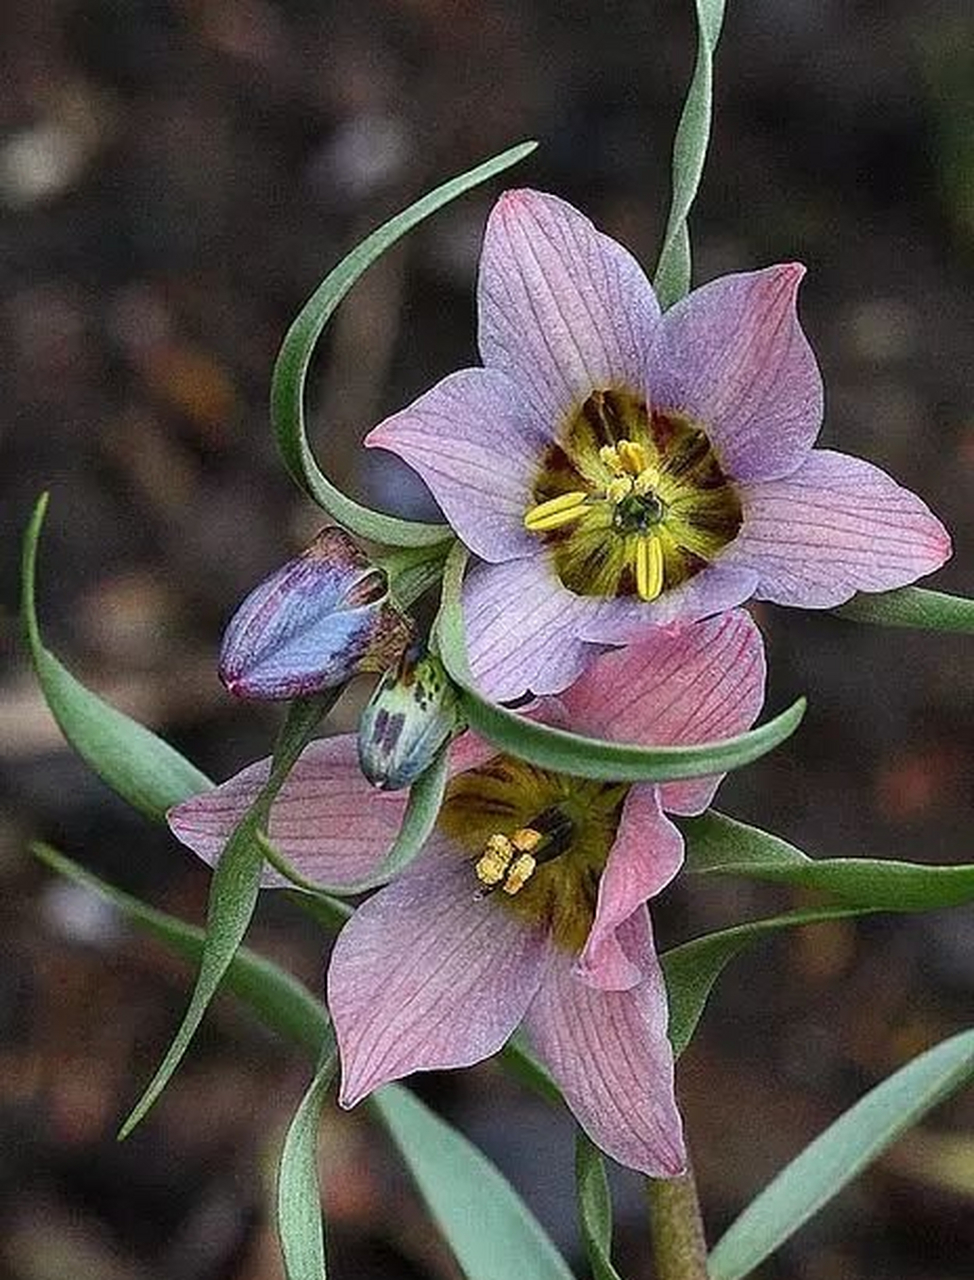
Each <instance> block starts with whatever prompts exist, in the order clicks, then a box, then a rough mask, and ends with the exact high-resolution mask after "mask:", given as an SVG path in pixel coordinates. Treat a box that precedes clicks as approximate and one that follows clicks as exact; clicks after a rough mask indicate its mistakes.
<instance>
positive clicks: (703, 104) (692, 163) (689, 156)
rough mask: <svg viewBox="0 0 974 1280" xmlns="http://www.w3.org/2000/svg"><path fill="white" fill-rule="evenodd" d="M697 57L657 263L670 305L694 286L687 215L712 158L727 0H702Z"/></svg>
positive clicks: (661, 293) (661, 294)
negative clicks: (718, 53) (716, 65)
mask: <svg viewBox="0 0 974 1280" xmlns="http://www.w3.org/2000/svg"><path fill="white" fill-rule="evenodd" d="M696 10H697V61H696V65H695V66H694V68H693V78H692V79H691V81H690V87H689V89H688V90H687V96H686V102H685V103H684V105H683V114H682V115H681V116H680V123H679V124H678V125H677V129H676V138H675V139H674V142H673V194H672V196H671V198H670V216H669V220H668V221H667V224H666V232H665V233H664V236H663V248H662V249H661V250H660V255H659V262H658V263H657V264H656V278H655V280H654V282H653V283H654V285H655V286H656V294H657V296H658V298H659V300H660V305H661V306H662V307H663V308H664V309H665V308H666V307H670V306H672V305H673V303H674V302H677V301H679V299H680V298H682V297H683V296H684V294H685V293H686V292H687V291H688V290H689V288H690V232H689V229H688V227H687V217H688V216H689V213H690V208H691V206H692V204H693V202H694V200H695V199H696V195H697V190H698V189H699V187H700V179H701V177H702V176H703V166H704V161H705V160H706V158H707V144H708V142H709V141H710V121H711V115H712V110H713V92H714V83H713V82H714V53H715V51H716V49H717V41H718V40H719V39H720V28H721V25H722V23H723V21H724V0H696Z"/></svg>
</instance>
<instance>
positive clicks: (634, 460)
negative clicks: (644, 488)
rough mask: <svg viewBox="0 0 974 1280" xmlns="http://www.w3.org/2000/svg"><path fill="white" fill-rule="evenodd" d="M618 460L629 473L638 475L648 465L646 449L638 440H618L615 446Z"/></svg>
mask: <svg viewBox="0 0 974 1280" xmlns="http://www.w3.org/2000/svg"><path fill="white" fill-rule="evenodd" d="M617 452H618V454H619V461H620V462H621V464H622V467H623V469H624V470H625V471H628V472H629V474H630V475H633V476H638V475H639V473H640V471H645V470H646V468H647V466H648V465H649V458H648V457H647V454H646V450H645V448H644V446H643V445H641V444H640V443H639V441H638V440H620V441H619V444H618V446H617Z"/></svg>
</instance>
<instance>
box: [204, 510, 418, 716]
mask: <svg viewBox="0 0 974 1280" xmlns="http://www.w3.org/2000/svg"><path fill="white" fill-rule="evenodd" d="M411 636H412V625H411V623H410V622H409V619H408V618H407V617H406V616H405V615H404V614H402V613H401V612H400V611H399V610H398V609H397V608H395V606H393V605H392V604H390V602H389V584H388V581H387V579H386V575H385V572H384V571H383V570H382V569H380V568H378V567H377V566H376V565H374V564H372V562H371V561H370V560H369V559H368V557H367V556H366V555H365V553H364V552H363V551H362V550H361V549H360V548H359V547H358V546H357V545H356V544H355V542H354V541H353V540H352V538H351V537H350V536H349V535H348V534H347V533H346V532H345V530H344V529H339V528H327V529H322V531H321V532H320V533H319V534H318V536H317V537H316V538H315V540H314V542H312V544H311V545H310V546H309V547H308V548H307V549H306V550H305V551H303V552H302V553H301V555H300V556H298V557H297V558H296V559H294V560H290V561H288V563H287V564H286V565H284V566H283V567H282V568H280V569H278V570H277V572H276V573H272V574H271V576H270V577H269V578H267V579H266V580H265V581H264V582H262V583H261V584H260V586H259V587H256V588H255V589H254V590H253V591H252V592H251V593H250V595H249V596H247V598H246V600H244V602H243V604H242V605H241V606H240V608H239V609H238V610H237V612H236V613H235V614H234V615H233V618H232V619H231V620H230V625H229V626H228V627H227V629H226V632H225V633H224V636H223V644H222V646H221V649H220V666H219V672H220V679H221V680H222V681H223V683H224V684H225V685H226V687H227V688H228V689H229V690H230V692H231V693H233V694H236V696H237V697H239V698H257V699H268V700H272V701H273V700H277V699H282V698H298V697H306V696H307V695H309V694H312V693H319V692H321V690H323V689H330V688H334V686H335V685H339V684H342V683H344V682H345V681H346V680H348V679H350V678H351V677H352V676H353V675H356V674H357V673H358V672H360V671H384V670H385V669H386V668H387V667H388V666H389V664H390V662H395V661H396V659H397V658H398V657H399V655H400V654H401V653H402V651H403V649H404V648H405V646H406V645H407V644H408V643H409V641H410V639H411Z"/></svg>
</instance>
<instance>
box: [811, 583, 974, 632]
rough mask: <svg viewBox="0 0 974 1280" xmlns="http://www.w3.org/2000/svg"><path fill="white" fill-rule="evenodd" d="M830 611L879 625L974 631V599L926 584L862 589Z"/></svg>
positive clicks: (852, 619) (854, 619)
mask: <svg viewBox="0 0 974 1280" xmlns="http://www.w3.org/2000/svg"><path fill="white" fill-rule="evenodd" d="M831 612H832V613H834V614H835V615H836V616H837V617H839V618H848V619H850V620H851V621H853V622H869V623H873V624H875V625H876V626H883V627H915V628H917V629H919V630H923V631H958V632H963V633H964V634H966V635H971V634H972V633H974V600H969V599H968V598H967V597H966V596H954V595H948V594H947V592H945V591H930V590H928V589H927V588H926V587H897V588H896V590H895V591H877V592H871V593H866V592H860V593H859V594H858V595H855V596H853V597H852V599H851V600H850V601H848V603H847V604H843V605H839V607H838V608H837V609H833V610H832V611H831Z"/></svg>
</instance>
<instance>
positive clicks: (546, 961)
mask: <svg viewBox="0 0 974 1280" xmlns="http://www.w3.org/2000/svg"><path fill="white" fill-rule="evenodd" d="M763 690H764V650H763V645H762V643H761V636H760V633H759V631H758V630H757V628H756V627H755V625H754V623H753V622H752V621H751V619H750V618H749V617H748V615H747V614H746V613H743V612H740V611H735V612H732V613H728V614H724V615H722V616H721V617H719V618H716V619H711V620H710V621H707V622H703V623H700V624H698V625H696V626H692V627H689V628H687V629H685V630H684V631H683V632H682V633H681V634H680V635H679V636H676V635H672V634H669V633H667V632H665V631H663V630H655V631H651V632H650V633H649V634H648V635H647V636H646V637H645V638H644V639H642V640H641V641H639V642H637V643H635V644H634V645H632V646H631V647H630V648H628V649H619V650H617V651H615V652H613V653H611V654H607V655H605V656H603V657H601V658H599V659H598V660H597V661H596V662H595V663H594V664H593V665H592V666H591V667H590V669H589V670H588V672H587V673H586V674H585V675H584V676H583V677H582V678H581V679H580V680H579V681H578V682H577V683H576V684H575V685H574V686H573V687H572V688H571V689H570V690H569V691H568V692H567V693H566V694H565V696H564V698H563V699H562V700H560V701H559V700H555V699H546V700H544V701H543V702H542V703H540V704H539V705H538V707H537V708H536V710H535V713H536V714H538V715H539V716H540V718H543V719H545V720H547V721H554V722H563V723H570V724H571V725H572V726H573V727H574V728H577V729H578V730H580V731H581V732H586V733H589V734H593V735H598V736H601V737H603V738H611V739H617V740H621V741H629V742H641V743H645V744H657V745H662V744H681V743H682V744H690V743H696V742H701V741H704V740H708V739H716V738H722V737H727V736H730V735H733V734H736V733H739V732H741V731H743V730H744V729H745V728H747V727H749V726H750V725H751V724H752V723H753V721H754V719H755V717H756V716H757V714H758V711H759V709H760V706H761V702H762V698H763ZM267 768H268V762H267V761H266V760H265V761H262V762H260V763H259V764H255V765H251V766H250V767H249V768H248V769H245V770H244V771H243V772H242V773H240V774H238V775H237V776H236V777H235V778H232V779H230V781H229V782H226V783H224V784H223V786H221V787H219V788H217V790H215V791H211V792H208V793H206V794H204V795H202V796H198V797H196V798H194V799H192V800H190V801H188V802H187V803H185V804H182V805H180V806H178V807H177V808H176V809H174V810H173V811H172V813H171V814H170V824H171V826H172V829H173V831H174V832H175V834H176V835H177V836H178V837H179V839H180V840H182V841H183V842H184V843H185V844H187V845H188V846H189V847H190V848H191V849H193V850H195V851H196V852H197V853H198V854H199V855H200V856H201V857H203V858H205V859H206V860H207V861H208V862H210V863H212V862H213V861H214V860H215V859H216V858H217V857H218V856H219V854H220V851H221V849H222V847H223V843H224V841H225V839H226V837H227V834H228V833H229V831H230V830H231V828H232V827H233V825H234V823H235V822H236V821H237V820H238V819H239V818H240V817H241V815H242V814H243V812H244V811H245V809H246V807H247V806H248V805H249V804H250V802H251V801H252V800H253V798H254V796H255V794H256V791H257V789H258V787H259V785H260V783H261V781H262V779H263V778H264V777H265V776H266V774H267ZM451 773H452V779H451V782H450V784H449V787H448V791H447V795H446V799H445V802H444V805H443V809H442V811H441V814H440V817H439V820H438V824H437V827H436V829H435V831H434V833H433V835H432V836H431V838H430V840H429V841H428V843H427V845H426V847H425V848H424V850H423V851H422V852H421V854H420V856H419V857H418V858H417V859H416V860H415V861H414V862H413V863H411V864H410V866H409V867H408V868H407V870H406V871H405V872H404V873H403V874H402V875H401V876H399V877H398V878H397V879H396V880H395V881H394V882H393V883H392V884H389V885H387V886H386V887H384V888H382V889H380V890H379V891H378V892H377V893H375V894H374V895H373V896H372V897H371V898H369V899H368V900H367V901H366V902H365V903H364V905H362V906H360V907H359V909H358V910H357V911H356V913H355V915H354V916H353V918H352V919H351V920H350V921H349V923H348V924H347V925H346V926H345V928H344V930H343V931H342V933H341V935H340V937H339V939H338V941H337V943H336V946H335V949H334V953H333V955H332V960H331V965H330V968H329V972H328V1004H329V1008H330V1010H331V1014H332V1018H333V1019H334V1022H335V1027H336V1031H337V1035H338V1042H339V1048H340V1052H341V1060H342V1083H341V1093H340V1101H341V1103H342V1105H343V1106H346V1107H350V1106H353V1105H354V1104H355V1103H356V1102H358V1101H359V1100H360V1099H362V1098H363V1097H365V1096H366V1095H367V1094H368V1093H370V1092H371V1091H372V1090H373V1089H376V1088H378V1087H379V1086H380V1085H382V1084H385V1083H386V1082H388V1081H390V1080H396V1079H399V1078H401V1077H403V1076H407V1075H409V1074H410V1073H411V1072H413V1071H422V1070H432V1069H442V1068H450V1067H462V1066H469V1065H471V1064H472V1063H475V1062H480V1061H481V1060H483V1059H484V1058H486V1057H488V1056H489V1055H490V1054H493V1053H495V1052H496V1051H497V1050H498V1049H500V1048H501V1047H502V1046H503V1044H504V1043H505V1041H506V1040H507V1039H508V1037H509V1036H510V1035H511V1033H512V1032H513V1031H514V1030H515V1028H517V1027H518V1025H523V1028H524V1030H525V1032H526V1034H527V1036H528V1038H529V1040H530V1042H531V1044H532V1047H533V1048H534V1050H535V1052H536V1053H537V1054H538V1055H539V1056H540V1058H541V1059H542V1060H543V1061H544V1062H545V1063H546V1064H547V1066H548V1068H549V1069H550V1071H551V1073H552V1075H553V1076H554V1078H555V1080H556V1081H557V1082H558V1084H559V1086H560V1088H561V1090H562V1092H563V1094H564V1097H565V1099H566V1101H567V1103H568V1105H569V1106H570V1107H571V1109H572V1111H573V1112H574V1114H575V1116H576V1118H577V1119H578V1122H579V1123H580V1124H581V1125H582V1127H583V1128H584V1129H585V1130H586V1132H588V1133H589V1135H590V1136H591V1137H592V1139H593V1140H594V1141H595V1142H597V1143H598V1144H599V1146H600V1147H602V1149H603V1150H604V1151H606V1152H608V1153H609V1154H610V1155H612V1156H614V1157H615V1159H617V1160H618V1161H620V1162H621V1163H622V1164H625V1165H629V1166H631V1167H632V1168H635V1169H640V1170H642V1171H643V1172H645V1173H648V1174H651V1175H654V1176H672V1175H676V1174H678V1173H679V1172H680V1171H681V1170H682V1168H683V1166H684V1161H685V1154H684V1148H683V1137H682V1125H681V1121H680V1115H679V1111H678V1109H677V1105H676V1099H675V1096H674V1088H673V1055H672V1051H671V1048H670V1044H669V1041H668V1040H667V1036H666V1026H667V1006H666V993H665V990H664V987H663V979H662V974H661V970H660V966H659V961H658V959H657V956H656V951H655V947H654V945H653V935H652V929H651V925H650V918H649V913H648V911H647V908H646V905H645V904H646V902H647V900H648V899H650V898H652V897H653V896H654V895H656V894H657V893H659V892H660V890H661V889H662V888H663V887H664V886H665V885H666V884H667V883H668V882H669V881H670V880H671V878H672V877H673V876H674V875H675V873H676V871H677V870H678V868H679V866H680V864H681V861H682V857H683V841H682V837H681V836H680V833H679V831H678V830H677V828H676V827H675V826H674V825H673V824H672V822H671V821H670V820H669V818H667V816H666V814H667V813H676V814H695V813H700V812H702V810H703V809H704V808H706V806H707V805H708V804H709V803H710V800H711V798H712V797H713V794H714V791H715V790H716V788H717V785H718V783H719V781H720V779H719V778H695V779H690V780H685V781H678V782H668V783H663V784H660V785H655V784H646V783H644V784H637V785H632V786H629V785H619V784H615V783H605V782H594V781H586V780H582V779H577V778H566V777H562V776H559V775H557V774H552V773H549V772H547V771H545V770H542V769H537V768H535V767H534V766H532V765H529V764H526V763H524V762H523V761H519V760H515V759H513V758H510V757H506V756H502V755H497V754H496V752H495V750H494V749H493V748H492V747H490V746H489V745H487V744H486V743H484V742H482V741H479V740H478V739H476V738H474V737H473V735H471V734H466V735H464V736H463V737H462V738H460V739H459V740H458V741H457V742H456V743H455V744H454V746H453V747H452V756H451ZM404 805H405V797H404V796H403V795H402V794H401V793H399V794H394V793H393V794H390V793H388V792H379V791H375V790H373V789H371V788H370V787H369V786H368V784H367V783H366V782H365V780H364V779H363V778H362V777H361V775H360V774H359V772H358V769H357V765H356V744H355V739H354V737H351V736H346V737H337V738H329V739H325V740H324V741H321V742H316V743H313V744H312V745H311V746H309V747H308V748H307V750H306V751H305V752H304V754H303V756H302V757H301V759H300V760H299V762H298V764H297V766H296V767H295V769H294V771H293V772H292V774H291V776H290V778H289V780H288V782H287V784H286V786H285V787H284V790H283V791H282V793H281V796H280V798H279V800H278V802H277V804H276V805H275V807H274V810H273V812H272V815H271V821H270V835H271V837H272V839H274V840H275V841H276V842H277V844H278V846H279V848H280V849H281V850H282V852H283V853H284V854H285V855H286V856H287V857H288V858H289V859H290V860H291V861H292V863H294V864H295V865H296V866H297V868H298V869H299V870H300V871H301V872H302V873H303V874H304V875H305V876H306V877H308V878H310V879H312V880H316V881H318V882H319V883H331V884H335V883H345V884H353V883H354V882H355V881H356V880H358V879H360V878H362V877H363V876H364V875H366V874H367V873H368V872H369V871H370V870H371V869H372V868H373V867H375V866H376V865H377V863H378V861H379V859H381V858H382V857H383V856H384V855H385V853H386V852H387V851H388V849H389V848H390V846H391V844H392V841H393V840H394V838H395V835H396V832H397V830H398V827H399V823H400V821H401V818H402V814H403V809H404ZM267 883H269V884H272V883H278V884H279V883H281V881H280V880H279V879H277V878H276V877H275V876H274V875H273V874H271V875H269V876H268V878H267Z"/></svg>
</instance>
